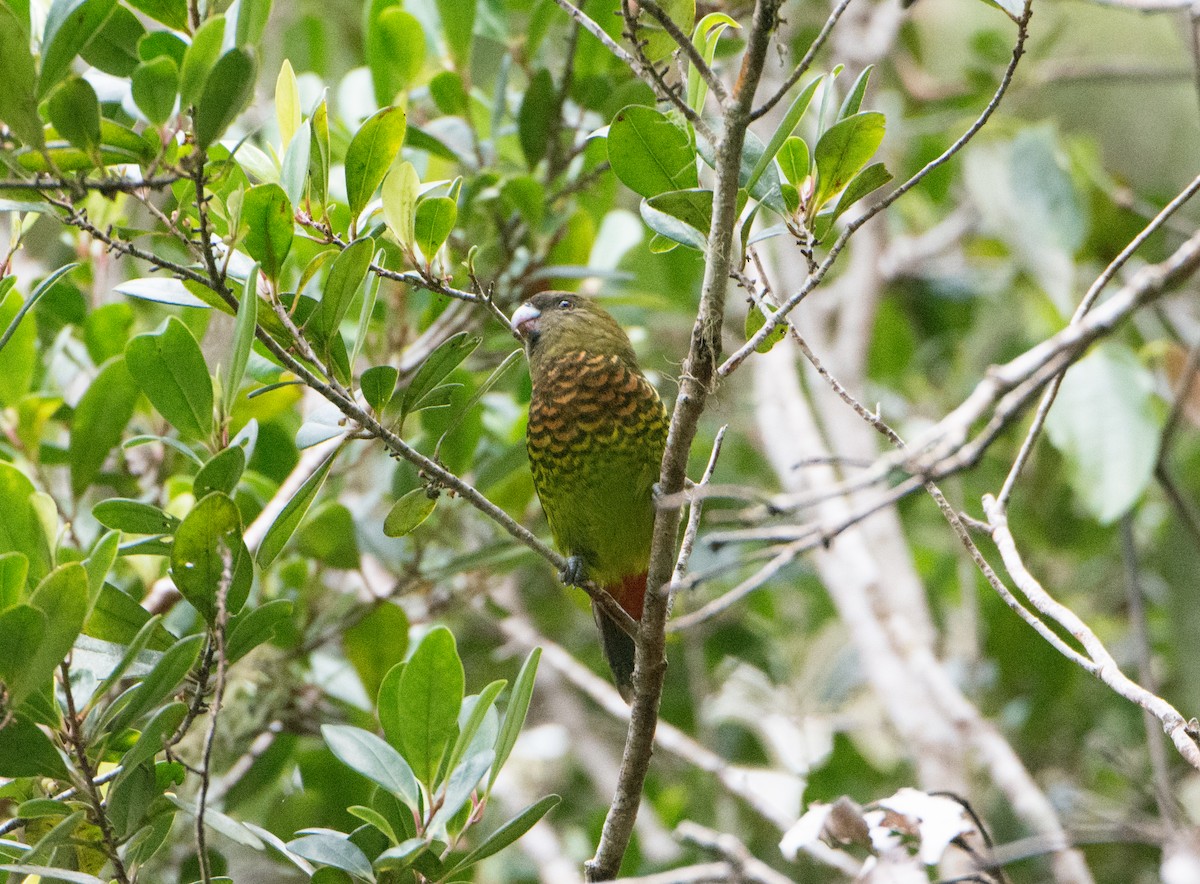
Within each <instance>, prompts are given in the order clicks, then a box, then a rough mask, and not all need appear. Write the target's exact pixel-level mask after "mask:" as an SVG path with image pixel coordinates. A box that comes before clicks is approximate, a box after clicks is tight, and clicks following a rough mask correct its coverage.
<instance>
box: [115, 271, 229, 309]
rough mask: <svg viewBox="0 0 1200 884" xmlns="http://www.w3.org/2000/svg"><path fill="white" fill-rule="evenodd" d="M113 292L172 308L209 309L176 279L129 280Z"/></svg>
mask: <svg viewBox="0 0 1200 884" xmlns="http://www.w3.org/2000/svg"><path fill="white" fill-rule="evenodd" d="M113 291H115V292H119V293H121V294H122V295H128V296H129V297H131V298H137V299H138V300H141V301H154V302H155V303H158V304H169V305H171V306H172V307H199V308H201V309H204V308H207V307H211V306H212V305H211V304H207V303H205V302H204V301H202V300H200V299H199V298H197V297H196V296H195V295H193V294H192V293H191V292H189V291H188V290H187V289H186V288H184V286H183V283H181V282H180V281H179V280H178V279H165V278H161V277H157V276H149V277H145V278H143V279H129V280H126V281H125V282H123V283H121V284H120V285H117V286H114V287H113Z"/></svg>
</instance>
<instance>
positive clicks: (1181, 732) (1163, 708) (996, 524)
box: [983, 494, 1200, 770]
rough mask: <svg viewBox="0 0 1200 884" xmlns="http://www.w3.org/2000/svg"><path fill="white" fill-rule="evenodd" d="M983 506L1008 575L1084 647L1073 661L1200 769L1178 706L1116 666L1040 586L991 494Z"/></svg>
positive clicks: (1198, 752) (1198, 747)
mask: <svg viewBox="0 0 1200 884" xmlns="http://www.w3.org/2000/svg"><path fill="white" fill-rule="evenodd" d="M983 510H984V512H985V513H986V514H987V517H988V522H989V523H990V524H991V526H992V540H993V541H994V542H995V544H996V548H997V549H999V550H1000V557H1001V558H1002V559H1003V560H1004V565H1005V567H1006V568H1007V569H1008V573H1009V574H1010V575H1011V576H1012V578H1013V582H1015V583H1016V585H1017V587H1018V588H1019V589H1020V590H1021V592H1022V593H1023V594H1024V596H1025V598H1027V599H1029V601H1030V604H1032V605H1033V606H1034V608H1036V609H1037V610H1038V612H1039V613H1041V614H1043V615H1045V616H1046V617H1049V618H1050V619H1051V620H1053V621H1055V622H1056V623H1058V624H1059V625H1060V626H1062V627H1063V628H1064V629H1066V630H1067V632H1069V633H1070V634H1071V636H1072V637H1073V638H1074V639H1075V640H1076V641H1077V642H1079V644H1080V645H1081V646H1082V647H1083V649H1084V651H1085V652H1086V654H1087V657H1086V658H1085V659H1084V660H1082V661H1077V662H1079V665H1080V666H1082V667H1083V668H1084V669H1085V670H1086V671H1088V672H1090V673H1091V674H1092V675H1095V676H1096V677H1097V678H1099V679H1100V680H1101V681H1103V682H1104V683H1105V684H1106V685H1108V686H1109V687H1110V688H1112V689H1113V690H1114V691H1116V693H1118V694H1119V695H1121V696H1122V697H1124V698H1125V699H1127V700H1129V701H1130V702H1132V703H1135V704H1137V705H1138V706H1141V707H1142V708H1143V709H1145V710H1147V711H1148V712H1150V713H1151V714H1152V715H1154V717H1155V718H1157V719H1158V720H1159V722H1160V723H1161V724H1162V727H1163V730H1164V731H1166V733H1167V736H1168V737H1170V738H1171V742H1172V743H1174V744H1175V748H1176V749H1177V750H1178V751H1179V754H1180V755H1182V756H1183V758H1184V759H1185V760H1186V761H1187V762H1188V764H1190V765H1191V766H1192V767H1194V768H1196V769H1197V770H1200V742H1197V737H1198V733H1197V729H1196V726H1195V725H1194V724H1189V722H1188V721H1187V720H1186V719H1185V718H1184V717H1183V716H1182V715H1181V714H1180V713H1179V711H1178V710H1177V709H1176V708H1175V707H1174V706H1172V705H1171V704H1170V703H1168V702H1167V701H1166V700H1164V699H1163V698H1162V697H1159V696H1156V695H1155V694H1153V693H1151V692H1150V691H1149V690H1147V689H1146V688H1144V687H1142V686H1141V685H1139V684H1137V683H1136V682H1134V681H1132V680H1131V679H1130V678H1128V677H1127V676H1126V675H1125V674H1124V673H1123V672H1121V669H1120V667H1119V666H1118V665H1117V662H1116V660H1114V659H1113V657H1112V655H1111V654H1110V653H1109V652H1108V649H1107V648H1105V647H1104V644H1103V643H1102V642H1101V641H1100V639H1099V638H1097V636H1096V634H1095V633H1094V632H1092V630H1091V629H1089V628H1088V626H1087V624H1085V623H1084V622H1083V620H1081V619H1080V618H1079V615H1077V614H1076V613H1075V612H1074V611H1072V610H1071V609H1070V608H1068V607H1067V606H1066V605H1064V604H1062V603H1061V602H1058V601H1056V600H1055V599H1054V598H1053V597H1051V595H1050V594H1049V593H1048V592H1046V590H1045V589H1043V588H1042V585H1041V584H1040V583H1039V582H1038V581H1037V579H1036V578H1034V576H1033V575H1032V574H1030V573H1029V570H1028V569H1027V568H1026V567H1025V563H1024V561H1023V560H1022V558H1021V554H1020V552H1019V551H1018V550H1017V544H1016V541H1015V540H1014V539H1013V536H1012V533H1011V532H1010V531H1009V528H1008V516H1007V514H1006V513H1005V512H1004V509H1003V507H1001V506H1000V505H999V503H998V501H997V500H996V499H995V498H994V497H992V496H991V495H990V494H988V495H985V496H984V498H983Z"/></svg>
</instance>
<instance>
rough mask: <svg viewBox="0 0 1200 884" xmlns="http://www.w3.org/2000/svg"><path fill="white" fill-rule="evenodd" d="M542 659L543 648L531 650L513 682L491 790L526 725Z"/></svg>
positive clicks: (488, 786) (502, 725) (493, 770)
mask: <svg viewBox="0 0 1200 884" xmlns="http://www.w3.org/2000/svg"><path fill="white" fill-rule="evenodd" d="M541 659H542V649H541V648H534V649H533V650H532V651H530V652H529V656H527V657H526V658H525V662H524V663H522V664H521V671H520V672H518V673H517V680H516V681H514V682H513V688H512V694H511V696H510V697H509V699H508V708H507V709H506V710H505V711H504V723H503V724H501V725H500V735H499V736H498V737H497V738H496V761H495V763H494V764H493V765H492V775H491V776H490V777H489V778H488V785H487V788H488V791H489V792H490V791H491V790H492V786H494V785H495V783H496V777H497V775H499V773H500V769H501V768H502V767H504V763H505V762H506V761H508V756H509V755H511V754H512V750H513V746H515V745H517V737H518V736H520V734H521V728H523V727H524V726H525V716H526V715H527V714H528V713H529V702H530V700H531V699H532V698H533V685H534V682H536V681H537V670H538V662H539V661H540V660H541Z"/></svg>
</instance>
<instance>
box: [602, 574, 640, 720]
mask: <svg viewBox="0 0 1200 884" xmlns="http://www.w3.org/2000/svg"><path fill="white" fill-rule="evenodd" d="M604 588H605V589H606V590H608V593H609V594H610V595H611V596H612V597H613V598H614V599H616V600H617V603H618V604H619V605H620V606H621V607H622V608H624V609H625V612H626V613H627V614H628V615H629V616H630V617H632V618H633V619H634V620H641V619H642V605H643V603H644V602H645V600H646V573H645V572H644V571H643V572H642V573H641V574H634V575H631V576H629V577H626V578H625V579H624V580H622V581H621V582H620V583H614V584H611V585H610V586H606V587H604ZM592 614H593V616H594V617H595V618H596V625H597V626H598V627H600V647H601V649H602V650H603V651H604V659H605V660H607V661H608V668H609V669H610V670H612V676H613V681H614V682H615V683H616V685H617V690H618V691H620V692H621V696H622V697H623V698H624V699H625V702H626V703H628V702H629V701H630V699H631V698H632V697H633V663H634V656H635V654H636V651H637V647H636V645H635V644H634V642H633V639H632V638H630V637H629V636H628V635H626V634H625V630H623V629H622V628H621V627H620V625H618V624H617V623H616V621H614V620H613V619H612V618H611V617H609V616H608V615H607V614H605V613H604V612H603V611H601V610H600V609H599V608H598V607H596V606H595V605H593V606H592Z"/></svg>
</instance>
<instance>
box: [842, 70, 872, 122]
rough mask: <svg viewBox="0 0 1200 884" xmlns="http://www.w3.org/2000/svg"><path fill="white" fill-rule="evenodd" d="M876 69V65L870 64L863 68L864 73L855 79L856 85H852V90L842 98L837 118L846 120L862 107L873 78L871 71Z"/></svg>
mask: <svg viewBox="0 0 1200 884" xmlns="http://www.w3.org/2000/svg"><path fill="white" fill-rule="evenodd" d="M873 70H875V65H873V64H869V65H867V66H866V67H865V68H863V69H862V73H861V74H859V75H858V79H856V80H855V81H854V85H853V86H851V87H850V91H849V92H847V93H846V97H845V98H844V99H843V100H842V106H841V107H840V108H838V115H837V118H838V119H839V120H844V119H846V118H847V117H852V116H854V115H855V114H856V113H858V112H859V110H860V109H861V108H862V103H863V96H864V95H866V93H867V83H868V81H870V79H871V71H873Z"/></svg>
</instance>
